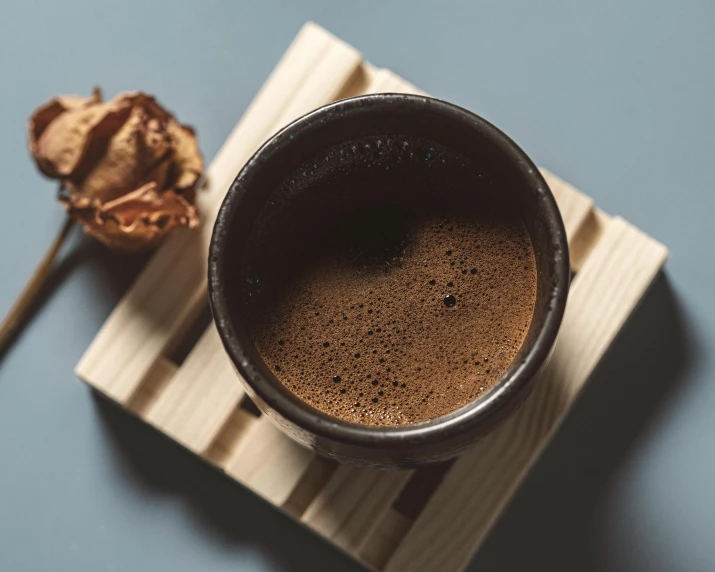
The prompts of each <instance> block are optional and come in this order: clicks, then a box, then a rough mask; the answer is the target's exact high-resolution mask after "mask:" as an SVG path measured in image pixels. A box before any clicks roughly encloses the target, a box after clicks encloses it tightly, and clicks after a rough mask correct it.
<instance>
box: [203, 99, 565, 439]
mask: <svg viewBox="0 0 715 572" xmlns="http://www.w3.org/2000/svg"><path fill="white" fill-rule="evenodd" d="M396 104H399V105H401V106H412V107H414V108H415V109H420V110H421V111H424V112H427V113H433V114H436V115H438V116H442V117H444V118H449V119H452V120H456V121H458V122H460V123H463V124H465V125H467V126H468V127H470V128H471V129H474V130H476V131H477V132H479V133H481V134H482V135H483V136H486V137H487V138H488V139H489V141H490V143H491V144H494V145H495V146H496V147H498V148H499V150H500V152H502V153H504V155H505V156H506V157H507V158H508V160H509V161H510V163H512V164H513V165H514V168H515V169H519V171H520V174H521V176H522V177H524V178H525V179H527V180H528V181H529V182H530V185H531V186H532V188H533V190H535V191H536V192H537V193H538V194H539V199H540V200H541V205H542V207H543V212H544V223H545V228H546V229H547V234H548V235H549V237H550V240H551V242H552V243H553V244H554V246H556V247H557V248H556V250H555V252H556V255H555V260H554V263H553V273H554V276H553V279H554V281H553V283H552V284H553V286H554V288H553V297H552V300H551V304H550V305H549V308H548V309H547V310H546V313H545V317H544V321H543V325H542V327H541V329H540V330H539V331H538V332H537V334H536V337H535V339H534V342H533V345H532V347H531V350H530V351H529V352H528V353H527V354H526V356H525V358H524V360H523V361H521V362H520V363H519V364H518V365H517V366H516V367H515V368H513V369H512V368H510V369H509V370H507V372H506V373H505V375H503V376H502V378H500V379H499V380H498V381H497V382H496V383H495V385H494V386H492V388H490V390H489V391H488V392H487V393H486V394H484V395H483V396H480V397H478V398H477V399H475V400H474V401H472V402H470V403H468V404H467V405H465V406H463V407H462V408H459V409H457V410H455V411H453V412H451V413H448V414H446V415H444V416H441V417H437V418H435V419H431V420H429V421H423V422H420V423H414V424H409V425H400V426H380V425H361V424H357V423H351V422H348V421H344V420H342V419H339V418H337V417H333V416H329V415H327V414H325V413H323V412H321V411H319V410H317V409H315V408H313V407H312V406H310V405H308V404H307V403H305V402H303V401H301V400H300V399H299V398H297V397H296V396H295V395H294V394H292V393H291V392H290V391H289V390H288V389H287V388H285V387H284V386H283V385H282V384H281V382H280V381H279V380H278V379H277V378H276V377H275V376H274V375H272V373H270V372H266V371H260V368H259V369H257V368H256V367H255V366H254V364H252V363H251V361H250V358H249V357H248V356H247V355H246V352H245V351H244V349H243V344H242V342H241V340H240V338H239V336H238V335H237V333H236V330H235V328H234V325H233V319H232V313H231V311H230V306H229V293H228V292H227V290H226V289H225V288H223V287H222V278H221V277H222V276H223V274H224V268H225V265H226V257H225V254H226V251H227V249H228V248H229V235H230V230H231V223H232V221H233V219H234V216H235V214H236V211H237V209H238V207H239V203H240V201H241V198H242V197H243V195H244V194H245V193H246V192H247V191H246V186H245V183H246V182H247V180H248V179H250V177H251V176H252V174H253V173H254V172H255V171H256V170H258V169H263V168H265V165H266V164H267V162H269V161H270V158H271V156H272V155H273V154H275V153H276V152H278V150H279V149H280V148H282V147H283V146H284V145H285V144H287V143H288V142H289V141H290V140H292V139H293V138H294V137H295V136H296V135H297V134H298V133H302V132H305V131H308V130H310V129H311V128H312V127H314V126H317V125H319V124H320V123H324V122H326V121H331V120H332V119H335V118H338V117H342V116H345V115H348V114H354V113H361V112H370V111H371V110H374V109H376V108H378V109H380V108H382V109H384V108H386V107H390V106H394V105H396ZM569 281H570V266H569V257H568V244H567V240H566V231H565V228H564V224H563V221H562V218H561V214H560V211H559V209H558V206H557V204H556V201H555V199H554V196H553V194H552V192H551V190H550V189H549V186H548V184H547V183H546V181H545V180H544V178H543V176H542V175H541V173H540V172H539V170H538V168H537V167H536V165H535V164H534V163H533V162H532V161H531V159H530V158H529V157H528V156H527V155H526V154H525V153H524V151H522V150H521V148H520V147H519V146H518V145H517V144H516V143H515V142H514V141H512V140H511V138H509V137H508V136H507V135H506V134H505V133H503V132H502V131H501V130H500V129H498V128H497V127H495V126H494V125H492V124H491V123H490V122H488V121H487V120H485V119H483V118H482V117H480V116H478V115H476V114H475V113H472V112H471V111H468V110H466V109H464V108H461V107H459V106H457V105H455V104H452V103H449V102H446V101H443V100H439V99H435V98H431V97H427V96H423V95H412V94H396V93H381V94H370V95H361V96H356V97H352V98H348V99H343V100H340V101H337V102H334V103H330V104H328V105H325V106H323V107H320V108H318V109H316V110H314V111H311V112H309V113H307V114H306V115H303V116H301V117H299V118H298V119H296V120H295V121H293V122H292V123H290V124H289V125H287V126H286V127H284V128H283V129H281V130H280V131H278V132H277V133H276V134H274V135H273V136H271V137H270V138H269V139H268V140H267V141H266V142H265V143H264V144H263V145H262V146H261V147H260V148H259V149H258V150H257V151H256V153H255V154H254V155H253V156H252V157H251V158H250V159H249V160H248V161H247V163H246V164H245V166H244V167H243V168H242V169H241V171H240V172H239V173H238V175H237V176H236V178H235V180H234V181H233V183H232V184H231V186H230V188H229V190H228V192H227V194H226V196H225V198H224V200H223V203H222V204H221V207H220V209H219V211H218V215H217V217H216V222H215V224H214V229H213V233H212V236H211V243H210V246H209V264H208V295H209V303H210V307H211V311H212V314H213V317H214V322H215V324H216V328H217V330H218V333H219V337H220V339H221V341H222V343H223V346H224V348H225V350H226V352H227V354H228V356H229V358H230V359H231V361H232V363H233V365H234V367H235V368H236V369H237V371H238V372H239V374H240V375H241V377H242V378H243V381H244V384H245V385H246V386H247V387H248V389H249V393H253V394H254V395H255V396H257V397H258V398H259V399H260V401H262V402H263V403H264V404H265V405H267V406H268V407H269V408H270V409H272V410H273V411H275V412H276V413H277V414H278V415H279V416H280V417H282V418H284V419H285V420H287V421H289V422H290V423H292V424H293V425H295V426H297V427H298V428H300V429H301V430H303V431H305V432H307V433H308V434H310V435H313V436H315V437H317V438H325V439H328V440H330V441H337V442H340V443H342V444H344V445H347V446H355V447H378V448H385V449H390V448H393V447H397V448H399V447H401V446H404V444H405V442H406V440H407V441H409V442H413V443H419V444H420V445H428V444H430V443H432V444H434V443H437V442H441V441H446V440H449V439H451V438H456V437H458V436H459V435H460V434H462V433H465V432H471V431H472V430H474V429H478V428H479V427H482V426H488V425H490V424H493V423H494V420H495V419H500V418H502V417H503V415H504V413H506V412H508V409H509V407H510V406H511V405H513V403H514V402H519V401H520V397H522V396H523V395H524V394H526V393H528V389H530V388H531V384H532V382H533V381H534V379H535V378H536V376H537V374H538V373H539V371H540V369H541V366H542V365H543V364H544V363H545V362H546V361H547V358H548V356H549V353H550V351H551V349H552V347H553V345H554V342H555V341H556V336H557V334H558V330H559V327H560V325H561V321H562V318H563V314H564V311H565V307H566V299H567V295H568V288H569ZM506 374H508V375H506Z"/></svg>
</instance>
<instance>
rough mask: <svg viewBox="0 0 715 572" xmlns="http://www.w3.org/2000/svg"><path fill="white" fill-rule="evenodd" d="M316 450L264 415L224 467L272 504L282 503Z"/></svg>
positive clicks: (228, 472)
mask: <svg viewBox="0 0 715 572" xmlns="http://www.w3.org/2000/svg"><path fill="white" fill-rule="evenodd" d="M312 459H313V453H312V452H310V451H309V450H308V449H305V448H303V447H301V446H300V445H297V444H296V443H295V442H294V441H292V440H291V439H290V438H289V437H287V436H286V435H284V434H283V433H281V431H280V430H279V429H278V428H277V427H276V426H275V425H273V423H272V422H271V421H270V420H269V419H267V418H266V417H265V416H262V417H261V418H260V419H258V420H257V421H256V422H255V423H254V424H253V425H252V426H251V427H250V428H249V430H248V431H247V432H246V434H245V436H244V437H243V439H242V440H241V441H240V444H239V446H238V448H237V449H236V451H235V452H234V453H233V454H232V455H231V457H230V458H229V459H228V460H227V462H226V464H225V466H224V470H225V471H226V473H227V474H228V475H230V476H232V477H233V478H234V479H236V480H237V481H238V482H240V483H242V484H243V485H245V486H246V487H248V488H249V489H251V490H252V491H253V492H255V493H256V494H258V495H260V496H262V497H263V498H265V499H266V500H267V501H269V502H270V503H272V504H274V505H277V506H281V505H283V504H284V503H285V502H286V501H287V500H288V498H289V497H290V494H291V492H292V491H293V489H294V488H295V486H296V485H297V484H298V482H299V481H300V479H301V478H302V476H303V474H304V473H305V471H306V470H307V468H308V466H309V464H310V461H311V460H312Z"/></svg>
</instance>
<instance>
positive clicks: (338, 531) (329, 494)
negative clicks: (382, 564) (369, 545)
mask: <svg viewBox="0 0 715 572" xmlns="http://www.w3.org/2000/svg"><path fill="white" fill-rule="evenodd" d="M410 474H411V471H377V470H374V469H355V468H353V467H350V466H348V465H341V466H339V467H338V470H337V471H335V474H334V475H333V477H332V478H331V479H330V481H329V482H328V483H327V485H326V486H325V487H324V488H323V490H322V491H321V492H320V494H318V496H317V497H316V498H315V500H314V501H313V503H312V504H311V505H310V507H309V508H308V510H307V511H306V512H305V514H304V515H303V517H302V518H301V521H302V522H303V523H304V524H306V525H307V526H309V527H310V528H312V529H314V530H315V531H317V532H319V533H320V534H322V535H323V536H325V537H326V538H329V539H331V540H332V541H333V542H334V543H335V544H337V545H338V546H340V547H341V548H343V549H345V550H347V551H348V552H353V551H356V550H357V549H359V548H360V547H361V546H362V545H363V544H364V543H365V541H366V539H367V538H368V536H369V535H370V534H371V533H372V532H373V530H374V529H375V527H376V526H377V525H378V524H379V522H380V519H381V517H382V516H383V515H384V514H385V513H387V512H388V510H389V509H390V507H391V506H392V503H393V502H394V500H395V499H396V498H397V495H398V494H399V492H400V490H402V487H404V485H405V483H406V482H407V480H408V479H409V477H410Z"/></svg>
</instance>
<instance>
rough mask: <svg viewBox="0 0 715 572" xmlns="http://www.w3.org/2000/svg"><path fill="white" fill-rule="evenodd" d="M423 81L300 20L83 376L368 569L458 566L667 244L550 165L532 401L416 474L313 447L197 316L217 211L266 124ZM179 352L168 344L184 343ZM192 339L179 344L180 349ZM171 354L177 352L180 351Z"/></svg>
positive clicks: (272, 126)
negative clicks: (183, 221)
mask: <svg viewBox="0 0 715 572" xmlns="http://www.w3.org/2000/svg"><path fill="white" fill-rule="evenodd" d="M376 92H405V93H407V92H414V93H419V90H418V89H417V88H415V87H414V86H413V85H411V84H409V83H408V82H406V81H404V80H403V79H401V78H399V77H397V76H396V75H394V74H393V73H392V72H390V71H388V70H385V69H378V68H376V67H374V66H372V65H370V64H368V63H367V62H364V61H363V59H362V57H361V55H360V53H358V52H357V51H356V50H355V49H353V48H352V47H351V46H349V45H347V44H345V43H344V42H342V41H341V40H339V39H337V38H335V37H334V36H332V35H331V34H329V33H328V32H326V31H325V30H323V29H322V28H320V27H318V26H316V25H315V24H312V23H308V24H306V25H305V26H304V27H303V29H302V30H301V31H300V33H299V34H298V36H297V38H296V39H295V40H294V41H293V43H292V44H291V46H290V48H289V49H288V51H287V52H286V53H285V55H284V56H283V58H282V59H281V61H280V62H279V63H278V66H277V67H276V69H275V70H274V71H273V73H272V74H271V76H270V77H269V78H268V80H267V81H266V83H265V85H264V86H263V87H262V88H261V90H260V92H259V93H258V95H257V96H256V98H255V99H254V100H253V103H251V105H250V107H249V108H248V110H247V111H246V113H245V114H244V116H243V118H242V119H241V120H240V121H239V123H238V125H237V126H236V128H235V129H234V130H233V132H232V133H231V135H230V136H229V138H228V140H227V141H226V143H225V144H224V146H223V147H222V149H221V150H220V151H219V153H218V154H217V155H216V158H215V159H214V161H213V163H212V164H211V166H210V167H209V170H208V186H207V188H206V189H205V190H203V191H201V192H200V193H199V206H200V209H201V212H202V215H203V226H202V227H201V230H200V231H199V232H182V233H177V234H175V235H173V236H171V237H170V239H169V240H167V241H166V242H165V243H164V244H163V246H162V247H161V248H160V249H159V250H158V252H157V253H156V254H155V255H154V257H153V258H152V259H151V261H150V262H149V263H148V265H147V267H146V268H145V269H144V271H143V272H142V274H141V275H140V276H139V278H138V279H137V281H136V282H135V283H134V285H133V286H132V288H131V289H130V290H129V292H128V293H127V294H126V295H125V296H124V298H123V299H122V300H121V301H120V303H119V304H118V305H117V307H116V308H115V309H114V311H113V312H112V314H111V315H110V316H109V318H108V319H107V321H106V323H105V324H104V326H103V327H102V329H101V330H100V332H99V333H98V334H97V337H96V338H95V339H94V341H93V342H92V344H91V346H90V347H89V349H88V350H87V352H86V353H85V355H84V357H83V358H82V360H81V361H80V363H79V365H78V366H77V370H76V371H77V375H78V376H79V377H80V378H82V379H83V380H84V381H86V382H87V383H88V384H89V385H91V386H92V387H93V388H95V389H96V390H97V391H99V392H101V393H102V394H104V395H106V396H107V397H109V398H111V399H112V400H114V401H115V402H117V403H118V404H119V405H120V406H121V407H123V408H125V409H127V410H128V411H131V412H132V413H134V414H136V415H138V416H139V417H140V418H141V419H143V420H144V421H146V422H147V423H149V424H151V425H153V426H154V427H156V428H157V429H159V430H160V431H161V432H163V433H165V434H166V435H168V436H169V437H171V438H172V439H174V440H176V441H178V442H179V443H180V444H182V445H183V446H184V447H186V448H187V449H189V450H190V451H192V452H194V453H196V454H197V455H199V456H201V457H202V458H204V459H205V460H206V461H208V462H209V463H211V464H213V465H215V466H217V467H218V468H220V469H221V470H223V471H225V472H226V474H227V475H229V476H230V477H232V478H233V479H235V480H236V481H238V482H239V483H241V484H242V485H243V486H245V487H248V488H249V489H251V490H252V491H254V492H255V493H256V494H258V495H260V496H261V497H263V498H264V499H265V500H266V501H268V502H269V503H271V504H272V505H274V506H275V507H277V508H279V509H281V510H283V511H284V512H285V513H286V514H288V515H290V516H291V517H293V518H295V519H297V520H299V521H300V522H302V523H303V524H305V525H306V526H307V527H309V528H311V529H312V530H314V531H315V532H316V533H318V534H320V535H322V536H324V537H325V538H326V539H327V540H329V541H330V542H332V543H334V544H335V545H337V546H338V547H339V548H341V549H342V550H344V551H345V552H347V553H348V554H350V555H351V556H352V557H354V558H356V559H357V560H359V561H360V562H362V563H364V564H365V565H366V566H368V567H370V568H373V569H375V570H381V571H382V570H384V571H405V570H409V571H420V570H424V571H429V572H432V571H434V570H440V571H442V572H452V571H457V570H461V569H462V568H463V567H464V566H465V565H466V564H467V563H468V562H469V560H470V558H471V557H472V555H473V554H474V552H475V551H476V550H477V548H478V547H479V545H480V543H481V542H482V540H483V539H484V537H485V536H486V534H487V532H488V531H489V529H490V528H491V526H492V525H493V524H494V522H495V520H496V519H497V517H498V516H499V514H500V513H501V512H502V510H503V509H504V506H505V505H506V503H507V502H508V501H509V499H510V498H511V497H512V496H513V494H514V492H515V490H516V488H517V487H518V486H519V484H520V483H521V481H522V479H523V478H524V476H525V475H526V474H527V472H528V471H529V469H530V468H531V467H532V465H533V464H534V461H535V460H536V459H537V457H538V456H539V454H540V453H541V452H542V451H543V449H544V447H545V446H546V444H547V443H548V442H549V439H550V438H551V436H552V435H553V434H554V432H555V431H556V429H557V428H558V426H559V424H560V423H561V421H562V420H563V418H564V416H565V415H566V413H567V412H568V411H569V409H570V408H571V407H572V405H573V404H574V401H575V399H576V398H577V396H578V395H579V393H580V392H581V390H582V389H583V387H584V385H585V383H586V381H587V380H588V379H589V377H590V375H591V373H592V372H593V370H594V368H595V367H596V365H597V364H598V362H599V361H600V359H601V358H602V357H603V355H604V353H605V352H606V350H607V349H608V347H609V346H610V344H611V342H612V341H613V340H614V338H615V337H616V335H617V334H618V332H619V330H620V329H621V327H622V326H623V324H624V322H625V321H626V319H627V318H628V316H629V315H630V314H631V312H632V311H633V309H634V308H635V306H636V305H637V304H638V302H639V300H640V299H641V297H642V296H643V294H644V292H645V290H646V289H647V287H648V285H649V284H650V283H651V281H652V280H653V278H654V277H655V275H656V274H657V272H658V271H659V269H660V268H661V266H662V264H663V263H664V261H665V259H666V258H667V250H666V248H665V247H663V246H662V245H661V244H659V243H658V242H656V241H655V240H653V239H652V238H650V237H649V236H647V235H645V234H644V233H642V232H641V231H639V230H638V229H636V228H635V227H633V226H632V225H630V224H629V223H627V222H626V221H624V220H623V219H621V218H618V217H612V216H609V215H606V214H604V213H603V212H601V211H600V210H598V209H597V208H595V207H594V205H593V201H592V200H591V199H590V198H588V197H587V196H585V195H584V194H582V193H580V192H579V191H577V190H576V189H574V188H573V187H571V186H570V185H568V184H567V183H565V182H564V181H562V180H560V179H559V178H557V177H556V176H554V175H552V174H551V173H548V172H546V171H544V176H545V177H546V179H547V181H548V183H549V185H550V186H551V189H552V191H553V193H554V195H555V197H556V200H557V202H558V204H559V208H560V209H561V213H562V215H563V218H564V222H565V225H566V231H567V233H568V237H569V245H570V249H571V266H572V268H573V270H574V271H575V272H576V276H575V278H574V280H573V284H572V287H571V292H570V294H569V300H568V305H567V308H566V314H565V316H564V320H563V325H562V327H561V333H560V335H559V341H558V343H557V346H556V350H555V352H554V356H553V359H552V361H551V363H550V365H549V367H548V369H547V370H546V372H545V373H544V379H542V380H541V382H540V383H539V384H538V387H537V389H536V391H535V392H534V393H533V394H532V395H531V396H530V397H529V399H528V401H527V402H526V404H525V405H524V406H523V407H522V408H521V409H520V410H519V411H518V412H517V414H515V415H514V416H512V417H511V418H510V419H509V420H508V421H507V422H506V423H504V424H503V425H502V426H501V427H500V428H499V429H498V430H496V431H495V432H493V433H492V434H490V435H489V436H488V437H487V438H485V439H484V440H483V441H482V442H480V443H479V444H478V446H476V447H475V448H474V449H472V450H470V451H469V452H468V453H465V454H464V455H462V456H461V457H459V458H458V459H457V460H456V461H453V462H451V463H445V464H441V465H436V466H434V467H429V468H427V469H421V470H418V471H375V470H371V469H355V468H352V467H348V466H342V465H338V464H336V463H334V462H332V461H327V460H325V459H322V458H318V457H316V456H315V455H313V454H312V453H311V452H310V451H308V450H306V449H303V448H301V447H299V446H298V445H296V444H294V443H293V442H292V441H290V440H289V439H288V438H287V437H284V436H283V434H282V433H280V432H279V431H278V430H277V429H276V428H275V427H274V426H273V425H272V424H271V423H270V422H269V421H268V420H267V419H266V418H264V417H262V416H261V415H260V413H259V412H258V411H257V410H256V409H255V407H251V404H250V403H249V402H248V398H247V397H246V396H245V394H244V391H243V389H242V386H241V384H240V382H239V380H238V378H237V375H236V373H235V372H234V370H233V368H232V367H231V364H230V363H229V360H228V358H227V357H226V355H225V354H224V351H223V348H222V346H221V343H220V341H219V338H218V335H217V333H216V330H215V328H214V326H213V324H210V325H208V327H207V328H206V329H205V331H204V333H203V335H201V336H200V338H199V339H198V340H195V339H194V338H192V337H191V336H189V335H187V332H188V331H189V330H190V328H192V327H195V325H196V323H197V320H198V319H199V317H200V316H201V315H202V313H203V314H204V315H205V311H206V307H207V298H206V261H207V251H208V244H209V239H210V235H211V229H212V225H213V220H214V218H215V216H216V213H217V211H218V208H219V205H220V204H221V200H222V198H223V195H224V193H225V192H226V190H227V189H228V187H229V185H230V183H231V181H232V180H233V178H234V177H235V176H236V174H237V173H238V171H239V170H240V168H241V167H242V166H243V164H244V163H245V162H246V161H247V160H248V159H249V158H250V156H251V155H252V154H253V153H254V151H256V149H257V148H258V147H259V146H260V145H261V144H262V143H263V142H264V141H265V140H266V139H267V138H268V137H269V136H270V135H271V134H272V133H274V132H276V131H277V130H278V129H280V128H281V127H283V126H285V125H286V124H288V123H289V122H291V121H292V120H294V119H296V118H297V117H299V116H301V115H303V114H304V113H306V112H308V111H310V110H312V109H315V108H316V107H319V106H321V105H324V104H326V103H328V102H331V101H334V100H336V99H341V98H344V97H349V96H353V95H358V94H364V93H376ZM182 346H183V349H184V351H183V352H181V353H183V354H185V358H183V359H180V358H181V356H180V355H179V353H177V350H176V348H177V347H179V348H180V347H182ZM187 346H188V347H187ZM177 356H179V357H177Z"/></svg>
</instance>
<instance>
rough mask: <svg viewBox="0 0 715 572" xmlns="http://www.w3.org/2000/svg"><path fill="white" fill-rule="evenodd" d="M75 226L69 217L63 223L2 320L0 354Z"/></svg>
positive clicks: (21, 320) (31, 304) (0, 326)
mask: <svg viewBox="0 0 715 572" xmlns="http://www.w3.org/2000/svg"><path fill="white" fill-rule="evenodd" d="M73 226H74V221H73V220H72V219H71V218H69V217H67V220H66V221H65V223H64V224H63V225H62V228H61V229H60V232H59V234H58V235H57V236H56V237H55V239H54V240H53V241H52V244H50V247H49V248H48V249H47V252H46V253H45V256H44V257H43V258H42V260H41V261H40V264H39V265H38V266H37V268H36V269H35V273H34V274H33V275H32V277H31V278H30V280H29V282H28V283H27V285H26V286H25V289H24V290H23V291H22V293H21V294H20V297H19V298H18V299H17V300H15V303H14V304H13V306H12V308H10V311H9V312H8V314H7V316H6V317H5V319H4V320H3V321H2V324H0V356H2V355H3V353H4V352H5V347H6V346H7V344H8V342H9V341H10V340H11V339H12V337H13V335H14V334H15V332H16V331H17V328H18V327H19V326H20V324H22V322H23V320H24V319H25V317H26V316H27V313H28V311H29V310H30V309H31V308H32V306H33V304H34V303H35V299H36V298H37V294H38V293H39V292H40V290H41V288H42V286H43V284H44V283H45V280H47V277H48V276H49V274H50V270H52V265H53V263H54V261H55V258H56V257H57V253H58V252H59V251H60V248H61V247H62V244H63V243H64V242H65V239H66V238H67V236H68V235H69V232H70V230H72V227H73Z"/></svg>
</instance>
